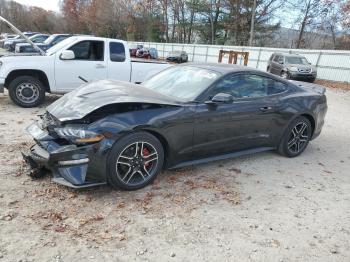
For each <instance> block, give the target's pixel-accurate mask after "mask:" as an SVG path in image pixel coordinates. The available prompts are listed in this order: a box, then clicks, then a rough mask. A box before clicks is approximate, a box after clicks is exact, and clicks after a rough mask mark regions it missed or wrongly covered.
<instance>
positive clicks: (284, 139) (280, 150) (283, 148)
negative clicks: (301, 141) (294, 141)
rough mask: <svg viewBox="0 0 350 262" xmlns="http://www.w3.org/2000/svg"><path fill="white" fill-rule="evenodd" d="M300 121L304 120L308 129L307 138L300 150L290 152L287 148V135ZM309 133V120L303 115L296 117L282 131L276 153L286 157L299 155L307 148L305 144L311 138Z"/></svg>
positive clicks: (310, 129)
mask: <svg viewBox="0 0 350 262" xmlns="http://www.w3.org/2000/svg"><path fill="white" fill-rule="evenodd" d="M300 122H304V123H305V124H306V125H307V128H308V130H309V131H308V140H307V142H306V145H305V146H304V147H303V149H302V150H300V151H299V152H298V153H292V152H291V151H290V150H289V149H288V140H289V137H290V135H291V132H292V129H293V128H294V127H295V126H296V125H297V124H298V123H300ZM311 134H312V126H311V123H310V120H309V119H307V118H306V117H304V116H299V117H297V118H296V119H294V120H293V121H292V122H291V123H290V124H289V126H288V127H287V129H286V131H285V132H284V134H283V137H282V139H281V142H280V145H279V147H278V149H277V151H278V153H280V154H281V155H283V156H286V157H296V156H299V155H300V154H301V153H303V152H304V150H305V149H306V148H307V146H308V144H309V142H310V139H311Z"/></svg>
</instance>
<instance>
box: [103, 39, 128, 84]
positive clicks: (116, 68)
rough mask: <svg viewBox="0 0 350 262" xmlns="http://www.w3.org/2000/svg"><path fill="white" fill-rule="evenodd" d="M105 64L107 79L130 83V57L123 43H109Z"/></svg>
mask: <svg viewBox="0 0 350 262" xmlns="http://www.w3.org/2000/svg"><path fill="white" fill-rule="evenodd" d="M107 64H108V69H107V75H108V78H109V79H115V80H119V81H127V82H129V81H130V75H131V62H130V55H129V50H125V45H124V43H122V42H117V41H113V42H112V41H111V42H109V45H108V54H107Z"/></svg>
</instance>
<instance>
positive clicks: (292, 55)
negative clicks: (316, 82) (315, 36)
mask: <svg viewBox="0 0 350 262" xmlns="http://www.w3.org/2000/svg"><path fill="white" fill-rule="evenodd" d="M273 55H283V56H286V57H304V56H302V55H299V54H289V53H273Z"/></svg>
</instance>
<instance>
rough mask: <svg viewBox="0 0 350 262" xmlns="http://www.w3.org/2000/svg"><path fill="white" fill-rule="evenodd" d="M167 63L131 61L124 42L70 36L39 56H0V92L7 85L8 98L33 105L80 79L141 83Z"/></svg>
mask: <svg viewBox="0 0 350 262" xmlns="http://www.w3.org/2000/svg"><path fill="white" fill-rule="evenodd" d="M169 66H171V65H170V64H167V63H162V62H148V61H147V62H146V61H142V60H138V61H131V59H130V54H129V47H128V44H127V42H125V41H122V40H117V39H110V38H100V37H92V36H72V37H70V38H67V39H65V40H63V41H61V42H60V43H58V44H57V45H55V46H53V47H52V48H50V49H48V50H47V51H46V52H45V53H43V54H42V55H39V54H22V55H8V56H3V57H0V92H1V91H2V92H3V90H4V88H7V89H8V91H9V95H10V98H11V100H12V101H13V102H14V103H15V104H17V105H19V106H22V107H35V106H38V105H40V104H41V103H42V102H43V101H44V99H45V93H46V92H49V93H55V94H64V93H67V92H70V91H72V90H73V89H75V88H76V87H78V86H80V85H81V84H83V83H84V80H87V81H89V82H90V81H94V80H100V79H114V80H120V81H127V82H132V83H141V82H143V81H144V80H145V79H147V78H148V77H150V76H152V75H154V74H156V73H158V72H160V71H161V70H163V69H165V68H167V67H169Z"/></svg>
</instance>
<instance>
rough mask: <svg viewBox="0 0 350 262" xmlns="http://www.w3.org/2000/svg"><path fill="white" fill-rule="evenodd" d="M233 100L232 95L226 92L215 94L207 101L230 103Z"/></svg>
mask: <svg viewBox="0 0 350 262" xmlns="http://www.w3.org/2000/svg"><path fill="white" fill-rule="evenodd" d="M232 102H233V96H232V95H230V94H226V93H218V94H216V95H215V96H214V97H213V98H212V99H211V100H210V101H209V102H207V103H213V104H231V103H232Z"/></svg>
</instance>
